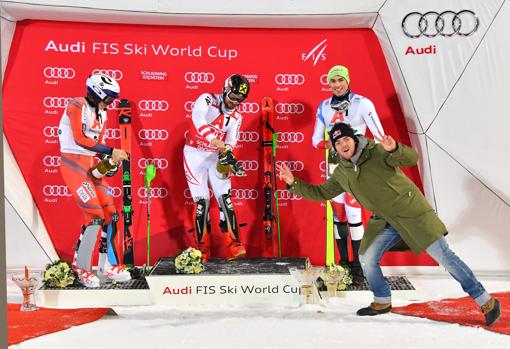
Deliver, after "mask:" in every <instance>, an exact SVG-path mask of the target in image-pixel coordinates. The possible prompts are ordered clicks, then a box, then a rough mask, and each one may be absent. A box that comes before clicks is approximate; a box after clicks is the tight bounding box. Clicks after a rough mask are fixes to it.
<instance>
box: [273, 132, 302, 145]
mask: <svg viewBox="0 0 510 349" xmlns="http://www.w3.org/2000/svg"><path fill="white" fill-rule="evenodd" d="M304 140H305V135H304V134H303V132H278V142H282V143H301V142H303V141H304Z"/></svg>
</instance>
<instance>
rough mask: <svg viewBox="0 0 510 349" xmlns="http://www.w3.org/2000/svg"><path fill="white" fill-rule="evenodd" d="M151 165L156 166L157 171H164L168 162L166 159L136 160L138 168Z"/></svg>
mask: <svg viewBox="0 0 510 349" xmlns="http://www.w3.org/2000/svg"><path fill="white" fill-rule="evenodd" d="M149 164H152V165H154V166H156V167H157V168H158V169H162V170H164V169H165V168H167V167H168V160H167V159H149V158H141V159H140V160H138V167H140V168H146V167H147V165H149Z"/></svg>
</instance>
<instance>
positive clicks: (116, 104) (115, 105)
mask: <svg viewBox="0 0 510 349" xmlns="http://www.w3.org/2000/svg"><path fill="white" fill-rule="evenodd" d="M119 103H120V101H119V100H118V99H116V100H114V101H113V102H112V103H110V104H108V106H107V107H106V108H107V109H108V110H116V109H117V108H118V107H119Z"/></svg>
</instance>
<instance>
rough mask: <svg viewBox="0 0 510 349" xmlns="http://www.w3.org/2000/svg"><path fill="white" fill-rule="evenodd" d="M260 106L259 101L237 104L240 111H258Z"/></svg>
mask: <svg viewBox="0 0 510 349" xmlns="http://www.w3.org/2000/svg"><path fill="white" fill-rule="evenodd" d="M259 110H260V107H259V105H258V104H257V103H241V104H239V105H238V106H237V111H239V112H240V113H247V114H248V113H253V114H254V113H258V112H259Z"/></svg>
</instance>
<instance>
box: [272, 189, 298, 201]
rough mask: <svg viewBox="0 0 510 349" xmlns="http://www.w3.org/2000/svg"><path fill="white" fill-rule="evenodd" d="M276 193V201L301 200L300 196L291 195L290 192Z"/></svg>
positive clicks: (284, 190) (278, 191)
mask: <svg viewBox="0 0 510 349" xmlns="http://www.w3.org/2000/svg"><path fill="white" fill-rule="evenodd" d="M276 193H277V195H278V199H281V200H301V199H303V198H302V197H301V196H298V195H296V194H294V193H291V192H290V191H288V190H286V189H278V190H277V191H276Z"/></svg>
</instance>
